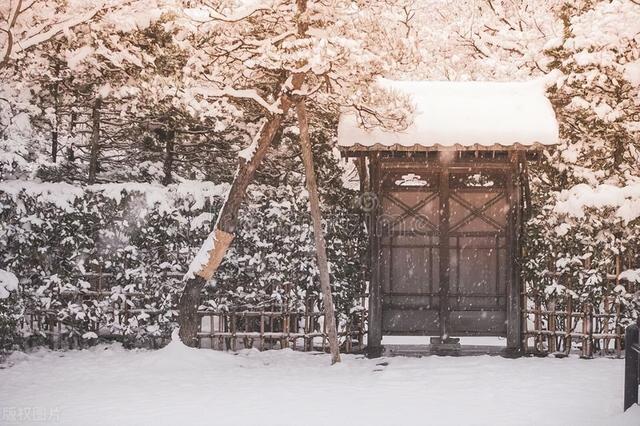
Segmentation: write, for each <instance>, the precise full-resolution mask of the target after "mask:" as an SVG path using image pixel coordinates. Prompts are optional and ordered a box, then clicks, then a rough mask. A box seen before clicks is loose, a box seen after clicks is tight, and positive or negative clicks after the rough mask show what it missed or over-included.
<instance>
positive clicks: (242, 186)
mask: <svg viewBox="0 0 640 426" xmlns="http://www.w3.org/2000/svg"><path fill="white" fill-rule="evenodd" d="M303 81H304V74H295V75H294V76H293V78H292V86H293V90H299V89H300V87H301V86H302V83H303ZM291 106H292V100H291V98H290V96H289V93H288V92H284V89H283V93H282V94H281V96H280V111H281V112H280V114H275V115H271V116H270V117H269V118H268V120H267V122H266V123H265V125H264V126H262V128H261V129H260V132H259V134H258V135H257V144H256V147H255V151H254V152H253V155H252V156H251V157H250V159H249V160H246V159H245V158H240V164H239V166H238V171H237V173H236V177H235V179H234V181H233V183H232V184H231V189H230V190H229V196H228V197H227V201H226V202H225V203H224V205H223V206H222V209H221V210H220V213H219V215H218V220H217V222H216V227H215V229H214V230H213V232H212V233H211V235H210V236H209V238H210V239H212V240H213V241H212V242H213V247H211V248H209V249H208V250H207V253H206V255H207V257H208V261H207V262H205V263H203V264H202V265H198V268H197V269H198V270H197V271H195V273H194V277H193V278H190V279H188V280H187V282H186V284H185V288H184V290H183V292H182V295H181V296H180V300H179V301H178V310H179V312H180V316H179V317H178V325H179V326H180V339H181V340H182V342H183V343H184V344H185V345H187V346H196V344H197V338H198V336H197V333H198V323H199V321H200V319H199V317H198V305H199V304H200V293H201V292H202V289H203V288H204V286H205V284H206V283H207V281H208V280H209V279H211V277H212V276H213V274H214V273H215V272H216V270H217V269H218V267H219V266H220V263H221V262H222V259H223V258H224V255H225V253H226V252H227V249H228V248H229V245H230V244H231V241H232V240H233V238H234V233H235V230H236V227H237V225H238V212H239V210H240V205H241V204H242V201H243V200H244V198H245V195H246V191H247V187H248V186H249V183H251V181H252V180H253V177H254V175H255V172H256V170H257V168H258V166H259V165H260V163H261V162H262V159H263V158H264V156H265V154H266V153H267V150H268V149H269V146H270V145H271V142H272V141H273V139H274V138H275V136H276V134H277V133H278V131H279V130H280V126H281V124H282V119H283V117H284V116H285V115H286V114H287V112H288V111H289V109H290V108H291ZM201 250H202V249H201Z"/></svg>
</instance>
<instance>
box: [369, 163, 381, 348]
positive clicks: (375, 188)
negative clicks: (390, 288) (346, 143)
mask: <svg viewBox="0 0 640 426" xmlns="http://www.w3.org/2000/svg"><path fill="white" fill-rule="evenodd" d="M369 176H370V178H369V184H370V187H369V191H371V192H373V193H374V194H375V195H376V196H378V197H381V196H382V194H381V191H380V158H379V154H373V156H372V157H371V159H370V162H369ZM379 208H380V206H379V203H376V204H374V205H373V206H372V208H371V210H370V211H369V213H368V214H369V220H368V225H369V226H368V228H369V247H370V248H369V250H370V253H369V264H370V279H369V317H368V320H369V324H368V325H369V329H368V330H367V356H369V357H370V358H375V357H379V356H380V355H382V295H381V293H382V289H381V285H382V284H381V280H380V259H381V257H382V253H381V250H380V236H379V235H378V233H379V229H378V209H379Z"/></svg>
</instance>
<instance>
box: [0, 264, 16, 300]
mask: <svg viewBox="0 0 640 426" xmlns="http://www.w3.org/2000/svg"><path fill="white" fill-rule="evenodd" d="M17 289H18V278H17V277H16V276H15V275H13V274H12V273H11V272H9V271H5V270H3V269H0V299H6V298H7V297H9V293H11V292H12V291H15V290H17Z"/></svg>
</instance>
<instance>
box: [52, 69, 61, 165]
mask: <svg viewBox="0 0 640 426" xmlns="http://www.w3.org/2000/svg"><path fill="white" fill-rule="evenodd" d="M58 74H59V73H58V68H57V67H56V68H55V75H56V77H57V76H58ZM51 91H52V92H53V93H52V95H53V120H54V122H53V123H51V124H52V125H51V161H52V162H53V163H55V162H56V161H57V160H58V118H59V117H60V93H59V83H58V82H56V83H54V84H53V88H52V90H51Z"/></svg>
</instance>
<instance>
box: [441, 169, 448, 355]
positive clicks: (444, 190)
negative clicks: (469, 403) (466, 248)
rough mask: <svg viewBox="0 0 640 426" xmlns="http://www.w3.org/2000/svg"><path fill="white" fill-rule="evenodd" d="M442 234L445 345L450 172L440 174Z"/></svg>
mask: <svg viewBox="0 0 640 426" xmlns="http://www.w3.org/2000/svg"><path fill="white" fill-rule="evenodd" d="M438 190H439V191H440V232H439V239H440V241H439V244H440V253H439V265H440V271H439V272H440V288H439V292H438V296H439V297H438V299H439V301H440V303H439V306H440V340H441V341H442V342H443V343H444V342H445V341H446V340H447V339H448V338H449V336H448V333H449V330H448V328H449V275H450V274H449V266H450V265H449V170H448V169H447V168H443V170H442V172H440V185H439V187H438Z"/></svg>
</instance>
